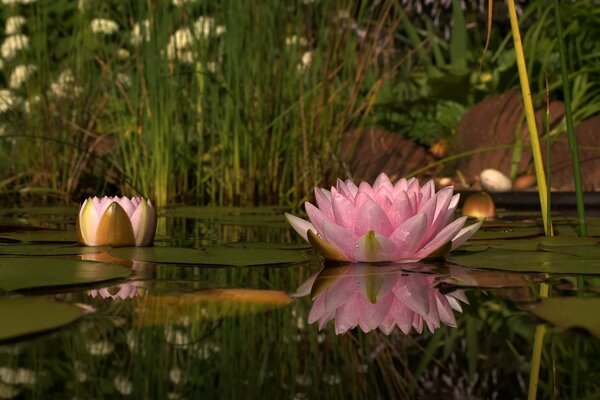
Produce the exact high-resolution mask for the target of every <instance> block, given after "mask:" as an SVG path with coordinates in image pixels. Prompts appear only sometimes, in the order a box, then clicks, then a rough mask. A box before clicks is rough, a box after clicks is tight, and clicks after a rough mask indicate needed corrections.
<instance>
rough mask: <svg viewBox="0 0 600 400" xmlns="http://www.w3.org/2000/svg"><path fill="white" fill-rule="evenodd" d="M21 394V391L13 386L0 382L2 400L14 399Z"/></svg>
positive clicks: (0, 397)
mask: <svg viewBox="0 0 600 400" xmlns="http://www.w3.org/2000/svg"><path fill="white" fill-rule="evenodd" d="M19 393H21V391H20V390H19V389H17V388H16V387H14V386H12V385H6V384H4V383H2V382H0V399H12V398H14V397H17V396H18V395H19Z"/></svg>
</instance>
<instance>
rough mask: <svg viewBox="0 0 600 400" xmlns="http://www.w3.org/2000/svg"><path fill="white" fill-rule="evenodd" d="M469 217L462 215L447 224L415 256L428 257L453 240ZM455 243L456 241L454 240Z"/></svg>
mask: <svg viewBox="0 0 600 400" xmlns="http://www.w3.org/2000/svg"><path fill="white" fill-rule="evenodd" d="M466 220H467V217H460V218H458V219H457V220H456V221H454V222H452V223H451V224H449V225H446V227H444V229H442V230H441V231H440V232H439V233H438V234H437V235H436V236H435V237H434V238H433V239H431V241H429V243H427V244H426V245H425V246H423V247H422V248H421V250H419V251H418V252H416V253H415V255H414V256H415V257H416V258H419V259H422V258H425V257H427V256H428V255H429V254H431V253H433V252H434V251H436V250H437V249H439V248H440V247H441V246H443V245H444V244H446V243H448V242H449V241H451V240H453V238H454V237H455V236H456V234H457V233H458V231H460V229H461V228H462V227H463V225H464V224H465V221H466ZM453 245H454V242H453Z"/></svg>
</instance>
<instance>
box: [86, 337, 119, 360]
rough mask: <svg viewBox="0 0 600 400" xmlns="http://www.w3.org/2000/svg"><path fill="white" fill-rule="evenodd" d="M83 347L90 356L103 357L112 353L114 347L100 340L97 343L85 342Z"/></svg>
mask: <svg viewBox="0 0 600 400" xmlns="http://www.w3.org/2000/svg"><path fill="white" fill-rule="evenodd" d="M85 347H86V349H87V351H88V353H90V354H91V355H92V356H105V355H108V354H110V353H112V352H113V351H114V350H115V346H114V345H113V344H112V343H111V342H109V341H107V340H100V341H98V342H87V343H86V344H85Z"/></svg>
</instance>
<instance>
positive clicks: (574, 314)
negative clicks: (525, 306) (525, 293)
mask: <svg viewBox="0 0 600 400" xmlns="http://www.w3.org/2000/svg"><path fill="white" fill-rule="evenodd" d="M531 312H532V313H534V314H535V315H537V316H538V317H540V318H542V319H544V320H546V321H548V322H550V323H552V324H553V325H555V326H557V327H559V328H562V329H572V328H581V329H585V330H586V331H588V332H589V333H591V334H592V335H594V336H596V337H597V338H600V298H598V297H594V298H589V297H587V298H586V297H553V298H547V299H542V301H540V302H539V303H535V304H533V305H532V306H531Z"/></svg>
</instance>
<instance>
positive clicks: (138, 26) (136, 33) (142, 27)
mask: <svg viewBox="0 0 600 400" xmlns="http://www.w3.org/2000/svg"><path fill="white" fill-rule="evenodd" d="M143 41H146V42H149V41H150V21H148V20H147V19H145V20H143V21H142V22H139V23H138V22H136V23H135V24H134V25H133V29H132V30H131V44H132V45H134V46H138V45H140V44H141V43H142V42H143Z"/></svg>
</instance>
